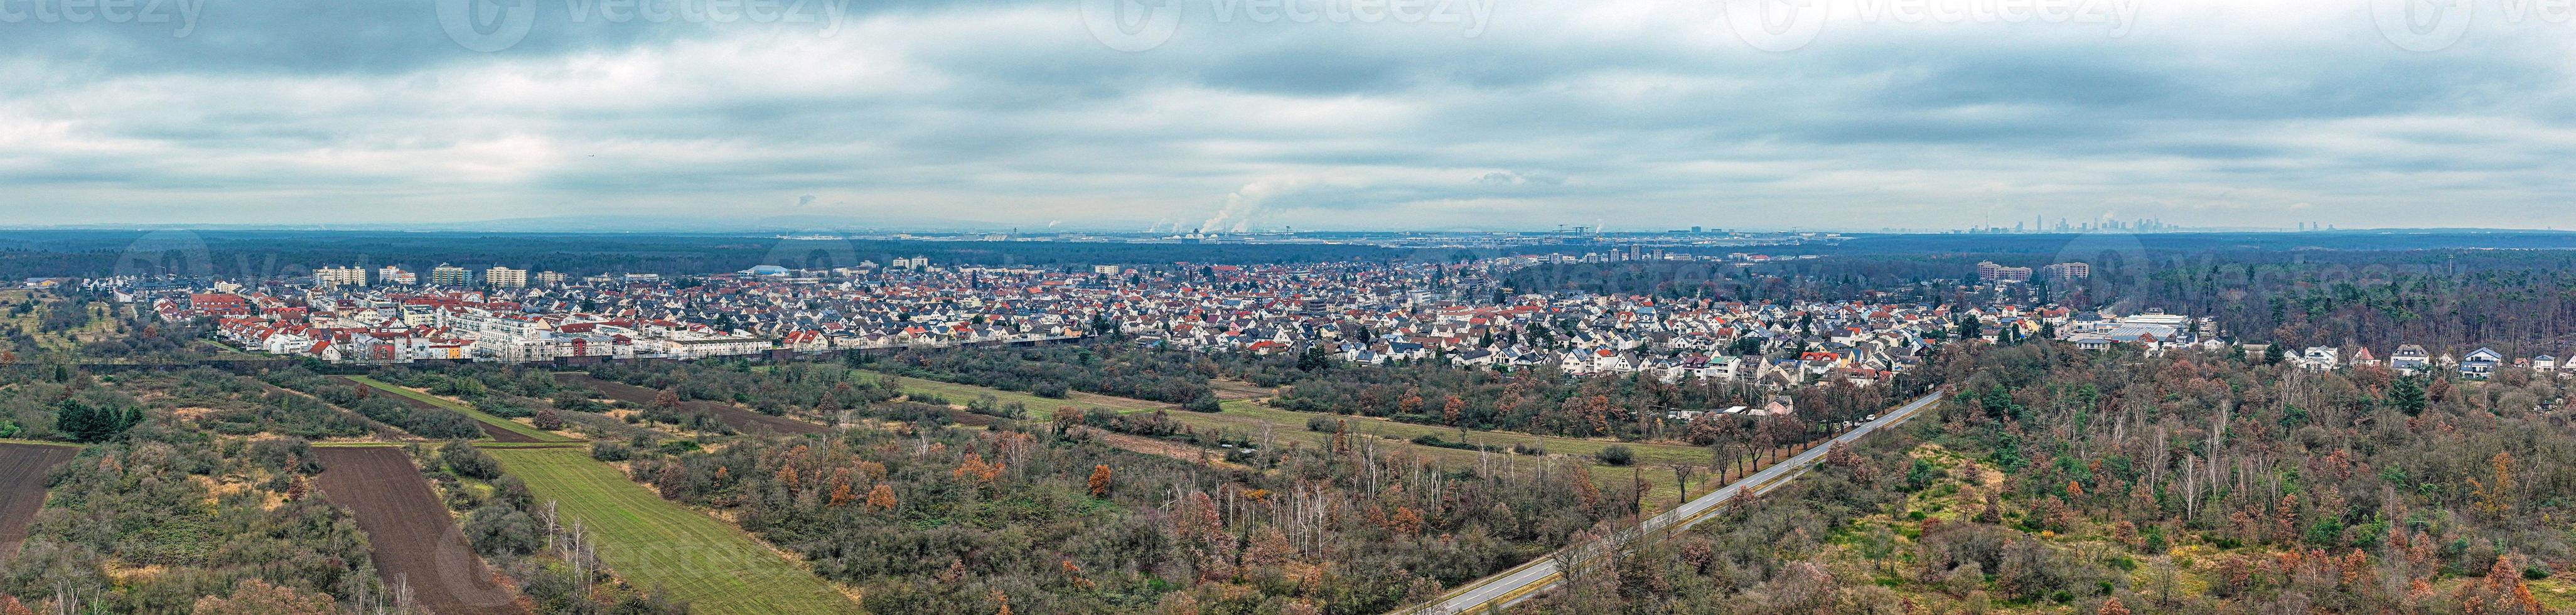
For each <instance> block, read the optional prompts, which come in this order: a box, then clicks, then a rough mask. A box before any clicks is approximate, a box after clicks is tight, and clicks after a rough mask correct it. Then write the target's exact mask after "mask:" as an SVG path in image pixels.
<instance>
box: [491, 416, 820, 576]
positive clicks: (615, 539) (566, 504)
mask: <svg viewBox="0 0 2576 615" xmlns="http://www.w3.org/2000/svg"><path fill="white" fill-rule="evenodd" d="M486 448H487V452H490V453H491V454H492V456H493V457H495V458H498V459H500V460H501V467H502V468H503V469H505V470H507V471H508V472H509V473H510V474H511V475H513V476H517V477H519V478H520V479H521V480H525V481H527V482H528V489H529V490H530V491H532V492H535V493H536V496H537V500H538V501H539V502H540V503H542V502H546V501H553V502H556V503H557V505H558V506H560V507H561V510H562V512H563V513H564V514H565V515H567V516H569V517H573V518H578V519H581V520H582V523H583V524H584V525H586V526H587V527H588V528H589V529H591V530H592V531H595V532H597V533H598V534H597V535H598V539H599V545H600V549H599V556H600V558H601V559H602V560H604V561H606V562H608V565H609V567H610V568H613V569H615V570H616V571H617V573H618V574H619V575H622V576H624V577H626V579H627V581H629V582H632V583H635V584H636V585H638V586H641V587H645V588H648V589H650V588H656V587H658V588H661V591H662V592H664V593H665V595H668V596H670V597H672V598H676V599H680V600H686V601H688V602H689V604H690V607H691V608H690V610H691V612H695V613H701V614H706V615H728V614H737V613H739V614H753V613H761V614H766V613H856V612H859V607H858V605H857V604H856V603H853V602H851V601H850V599H849V598H848V597H847V596H844V595H842V594H841V593H840V592H839V591H836V590H834V589H833V588H832V586H831V584H830V583H826V582H824V581H823V579H822V578H820V577H816V576H814V574H813V573H812V572H811V571H808V570H806V569H804V568H802V567H800V566H798V565H797V564H795V563H793V562H790V561H788V560H786V559H784V558H782V557H780V556H779V555H778V554H777V553H775V552H772V551H770V550H769V549H768V548H766V547H764V546H762V545H761V544H760V543H759V542H758V541H756V540H754V539H753V538H752V537H751V535H749V534H745V533H743V531H742V530H740V529H736V528H734V527H733V526H732V525H728V524H726V523H725V522H723V521H719V520H716V519H715V518H714V517H709V516H707V515H705V514H702V513H699V512H697V511H692V510H689V509H687V508H683V507H681V506H679V505H677V504H673V503H671V502H668V501H665V500H663V499H662V498H661V497H660V496H656V495H654V494H653V492H651V491H648V490H645V488H644V486H642V485H637V484H635V483H634V482H632V481H628V480H626V477H625V476H623V475H620V474H618V472H617V470H616V469H615V468H611V467H609V466H608V465H607V464H603V463H600V462H598V461H593V460H591V458H590V455H589V454H588V453H587V452H585V451H582V450H580V449H569V448H552V449H529V448H493V447H486Z"/></svg>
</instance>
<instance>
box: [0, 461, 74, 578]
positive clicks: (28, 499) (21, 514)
mask: <svg viewBox="0 0 2576 615" xmlns="http://www.w3.org/2000/svg"><path fill="white" fill-rule="evenodd" d="M79 454H80V448H79V447H75V446H64V445H59V444H22V443H16V442H0V468H8V470H7V471H5V472H0V560H7V559H9V557H10V556H12V555H17V554H18V542H19V541H23V540H26V539H27V527H28V526H30V525H33V524H35V522H36V512H37V511H39V510H43V509H44V507H45V489H46V488H47V487H49V486H50V485H47V484H46V482H45V479H46V475H48V474H52V472H50V471H49V470H52V469H53V467H54V466H55V465H56V464H60V463H63V462H66V461H71V459H72V457H74V456H77V455H79Z"/></svg>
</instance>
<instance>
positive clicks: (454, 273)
mask: <svg viewBox="0 0 2576 615" xmlns="http://www.w3.org/2000/svg"><path fill="white" fill-rule="evenodd" d="M472 276H473V274H471V273H469V272H467V271H466V270H465V268H464V267H458V266H455V265H450V264H447V263H439V264H438V266H436V267H431V268H429V283H430V284H433V285H438V286H451V287H453V286H464V285H467V284H471V283H473V280H471V279H469V278H471V277H472Z"/></svg>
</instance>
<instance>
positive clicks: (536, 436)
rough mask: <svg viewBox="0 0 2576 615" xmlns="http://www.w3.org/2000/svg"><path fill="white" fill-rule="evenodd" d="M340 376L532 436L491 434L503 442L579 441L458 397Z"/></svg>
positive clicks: (488, 430)
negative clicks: (458, 401)
mask: <svg viewBox="0 0 2576 615" xmlns="http://www.w3.org/2000/svg"><path fill="white" fill-rule="evenodd" d="M341 377H342V378H347V379H349V381H350V382H355V383H358V384H363V385H367V386H370V387H375V388H376V390H379V391H384V392H387V393H393V394H395V395H400V396H402V397H403V398H404V399H409V400H412V401H414V402H417V403H423V404H428V405H430V406H433V407H437V408H444V409H447V410H454V411H456V412H458V413H461V414H464V415H465V416H466V417H467V418H471V419H474V420H476V421H480V422H482V423H483V424H484V425H489V426H491V427H497V428H500V429H503V430H507V431H509V432H510V433H513V434H518V435H519V436H521V437H525V438H529V439H528V440H516V439H513V438H508V437H507V436H503V435H502V434H499V433H493V434H492V437H493V438H494V439H498V440H502V441H504V442H509V441H521V442H574V441H576V440H574V439H573V438H568V437H564V436H561V435H556V434H552V433H547V432H546V431H545V430H542V429H537V428H535V427H530V426H528V425H526V424H522V423H520V422H518V421H513V420H510V419H505V418H501V417H498V416H493V415H491V414H489V413H486V412H483V411H481V410H476V409H474V406H472V405H468V404H462V403H457V402H456V401H455V400H451V399H446V398H442V397H439V396H436V395H431V394H428V393H422V392H420V391H414V390H411V389H408V388H404V387H401V386H398V385H395V384H393V383H390V382H385V381H382V380H377V379H374V378H369V377H366V376H341ZM484 431H485V432H490V431H492V430H491V429H485V430H484Z"/></svg>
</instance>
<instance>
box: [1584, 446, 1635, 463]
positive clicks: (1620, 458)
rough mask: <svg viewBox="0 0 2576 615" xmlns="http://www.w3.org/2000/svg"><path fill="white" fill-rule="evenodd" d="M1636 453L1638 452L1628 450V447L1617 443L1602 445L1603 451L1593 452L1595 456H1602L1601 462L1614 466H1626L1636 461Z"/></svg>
mask: <svg viewBox="0 0 2576 615" xmlns="http://www.w3.org/2000/svg"><path fill="white" fill-rule="evenodd" d="M1636 455H1637V454H1636V453H1635V452H1633V451H1630V450H1628V447H1626V446H1623V445H1617V444H1613V445H1610V446H1604V447H1601V452H1599V453H1593V456H1594V457H1599V458H1601V463H1606V464H1610V465H1614V466H1625V465H1628V464H1630V463H1634V462H1636V461H1637V457H1636Z"/></svg>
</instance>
